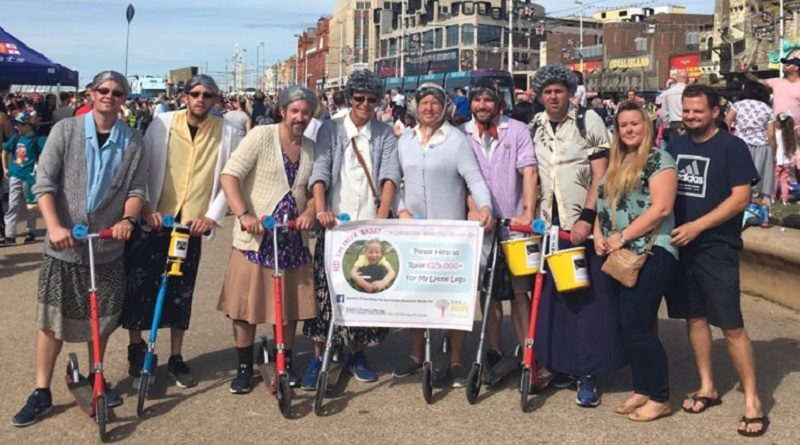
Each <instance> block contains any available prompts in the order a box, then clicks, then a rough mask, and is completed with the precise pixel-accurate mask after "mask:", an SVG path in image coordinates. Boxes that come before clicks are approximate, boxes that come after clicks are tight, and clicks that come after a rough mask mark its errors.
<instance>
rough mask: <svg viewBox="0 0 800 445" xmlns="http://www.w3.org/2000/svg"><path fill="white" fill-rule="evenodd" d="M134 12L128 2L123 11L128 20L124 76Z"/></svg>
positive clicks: (126, 72) (126, 70)
mask: <svg viewBox="0 0 800 445" xmlns="http://www.w3.org/2000/svg"><path fill="white" fill-rule="evenodd" d="M134 14H136V9H134V8H133V5H132V4H130V3H129V4H128V9H127V10H126V11H125V18H126V19H127V20H128V32H127V34H126V36H125V77H127V76H128V48H129V47H130V41H131V20H133V16H134Z"/></svg>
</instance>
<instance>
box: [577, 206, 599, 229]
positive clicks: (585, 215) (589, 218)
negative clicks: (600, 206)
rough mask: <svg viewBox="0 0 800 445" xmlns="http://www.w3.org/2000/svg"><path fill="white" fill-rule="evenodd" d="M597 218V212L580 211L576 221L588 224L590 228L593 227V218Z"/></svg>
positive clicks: (589, 210)
mask: <svg viewBox="0 0 800 445" xmlns="http://www.w3.org/2000/svg"><path fill="white" fill-rule="evenodd" d="M596 216H597V212H596V211H594V210H592V209H583V210H581V216H579V217H578V221H583V222H587V223H589V225H590V226H593V225H594V218H595V217H596Z"/></svg>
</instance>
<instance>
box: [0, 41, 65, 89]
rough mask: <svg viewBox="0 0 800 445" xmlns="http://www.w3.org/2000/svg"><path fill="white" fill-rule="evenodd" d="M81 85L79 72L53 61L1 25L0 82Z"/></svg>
mask: <svg viewBox="0 0 800 445" xmlns="http://www.w3.org/2000/svg"><path fill="white" fill-rule="evenodd" d="M4 83H5V84H14V85H62V86H73V87H75V88H77V87H78V72H77V71H72V70H70V69H69V68H65V67H63V66H61V65H59V64H57V63H54V62H52V61H51V60H50V59H48V58H47V57H46V56H44V55H43V54H42V53H39V52H37V51H34V50H33V49H31V48H30V47H29V46H28V45H26V44H25V43H23V42H22V41H21V40H19V39H17V38H16V37H14V36H13V35H11V34H9V33H8V32H7V31H6V30H5V29H3V28H2V27H0V84H4Z"/></svg>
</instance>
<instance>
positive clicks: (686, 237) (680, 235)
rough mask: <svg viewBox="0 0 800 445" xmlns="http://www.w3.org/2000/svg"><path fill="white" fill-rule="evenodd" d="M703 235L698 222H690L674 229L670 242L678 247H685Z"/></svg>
mask: <svg viewBox="0 0 800 445" xmlns="http://www.w3.org/2000/svg"><path fill="white" fill-rule="evenodd" d="M701 233H703V230H702V228H701V227H700V226H699V225H698V224H697V222H695V221H689V222H687V223H685V224H683V225H680V226H678V227H676V228H674V229H672V232H671V233H670V235H672V239H671V240H670V242H671V243H672V244H674V245H676V246H678V247H684V246H686V245H688V244H689V243H691V242H692V241H694V240H695V239H696V238H697V237H698V236H700V234H701Z"/></svg>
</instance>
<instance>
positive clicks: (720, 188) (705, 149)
mask: <svg viewBox="0 0 800 445" xmlns="http://www.w3.org/2000/svg"><path fill="white" fill-rule="evenodd" d="M667 151H668V152H669V154H671V155H672V157H673V158H675V163H676V166H677V170H678V196H677V198H676V200H675V225H678V226H679V225H681V224H683V223H685V222H688V221H694V220H695V219H697V218H700V217H701V216H703V215H705V214H707V213H709V212H710V211H712V210H714V208H716V207H717V206H719V205H720V204H721V203H722V201H724V200H726V199H727V198H728V197H729V196H730V195H731V189H732V188H733V187H735V186H739V185H751V184H754V183H755V182H757V181H758V180H759V179H760V178H759V176H758V171H756V167H755V165H754V164H753V158H752V157H751V156H750V152H749V151H748V150H747V145H745V143H744V141H742V140H741V139H739V138H737V137H734V136H731V135H730V134H729V133H727V132H725V131H717V134H715V135H714V136H713V137H712V138H711V139H709V140H707V141H705V142H703V143H700V144H698V143H695V142H694V141H692V140H691V138H690V137H689V136H688V135H686V136H680V137H677V138H673V139H671V140H670V141H669V147H668V148H667ZM714 243H726V244H728V245H730V246H731V247H733V248H734V249H736V250H740V249H741V248H742V214H741V213H739V214H737V215H734V217H733V218H731V219H729V220H727V221H725V222H724V223H722V224H720V225H718V226H717V227H714V228H711V229H708V230H706V231H705V232H703V233H702V234H700V236H698V237H697V239H696V240H694V241H693V242H692V243H691V244H690V245H689V246H687V247H688V248H689V249H690V250H692V249H696V248H701V247H703V246H706V245H708V244H714Z"/></svg>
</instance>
